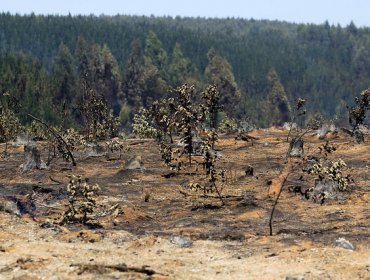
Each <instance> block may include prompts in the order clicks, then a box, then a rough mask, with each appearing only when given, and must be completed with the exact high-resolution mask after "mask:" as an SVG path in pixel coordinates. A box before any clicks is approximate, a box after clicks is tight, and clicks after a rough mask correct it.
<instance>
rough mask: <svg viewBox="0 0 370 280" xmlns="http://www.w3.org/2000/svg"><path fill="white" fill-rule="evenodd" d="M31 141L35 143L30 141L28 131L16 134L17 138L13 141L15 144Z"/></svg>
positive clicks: (29, 142)
mask: <svg viewBox="0 0 370 280" xmlns="http://www.w3.org/2000/svg"><path fill="white" fill-rule="evenodd" d="M31 143H33V144H34V145H35V142H34V141H32V136H31V135H29V134H28V133H22V134H19V135H18V136H17V139H16V140H15V142H14V145H15V146H22V145H29V144H31Z"/></svg>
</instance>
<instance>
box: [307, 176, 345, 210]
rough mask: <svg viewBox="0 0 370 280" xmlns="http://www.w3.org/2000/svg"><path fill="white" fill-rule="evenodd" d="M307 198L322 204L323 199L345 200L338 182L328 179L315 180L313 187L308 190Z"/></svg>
mask: <svg viewBox="0 0 370 280" xmlns="http://www.w3.org/2000/svg"><path fill="white" fill-rule="evenodd" d="M307 195H308V198H312V199H313V200H314V201H315V202H320V203H321V204H323V203H324V202H325V200H327V199H331V200H346V199H347V198H346V197H344V196H343V195H342V192H341V191H340V188H339V184H338V183H337V182H335V181H332V180H330V179H323V180H317V181H316V182H315V187H314V188H313V189H311V191H310V192H309V194H307Z"/></svg>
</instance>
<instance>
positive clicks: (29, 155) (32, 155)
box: [20, 143, 47, 172]
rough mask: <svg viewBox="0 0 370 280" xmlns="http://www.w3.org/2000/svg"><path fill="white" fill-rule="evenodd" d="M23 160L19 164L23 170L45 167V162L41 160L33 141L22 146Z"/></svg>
mask: <svg viewBox="0 0 370 280" xmlns="http://www.w3.org/2000/svg"><path fill="white" fill-rule="evenodd" d="M24 154H25V162H24V163H23V164H22V165H21V166H20V168H21V169H22V171H23V172H28V171H30V170H32V169H46V168H47V166H46V164H45V162H43V161H42V160H41V155H40V151H39V150H38V148H37V146H36V145H35V144H34V143H30V144H28V145H25V146H24Z"/></svg>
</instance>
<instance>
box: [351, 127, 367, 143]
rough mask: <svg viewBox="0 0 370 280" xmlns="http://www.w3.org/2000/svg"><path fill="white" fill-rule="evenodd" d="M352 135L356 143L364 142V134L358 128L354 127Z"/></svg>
mask: <svg viewBox="0 0 370 280" xmlns="http://www.w3.org/2000/svg"><path fill="white" fill-rule="evenodd" d="M353 137H354V138H355V141H356V143H357V144H362V143H364V142H365V135H364V133H363V132H362V131H361V130H360V129H356V130H355V131H354V133H353Z"/></svg>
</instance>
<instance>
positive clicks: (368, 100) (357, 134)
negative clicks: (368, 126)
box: [348, 88, 370, 144]
mask: <svg viewBox="0 0 370 280" xmlns="http://www.w3.org/2000/svg"><path fill="white" fill-rule="evenodd" d="M355 102H356V104H357V105H356V106H353V107H350V108H348V109H349V123H350V125H351V126H352V135H353V136H354V138H355V141H356V142H357V143H358V144H360V143H363V142H364V141H365V139H364V133H363V132H362V131H361V130H360V126H361V125H365V119H366V115H367V112H368V110H369V108H370V88H368V89H366V90H364V91H362V92H361V94H360V97H356V98H355Z"/></svg>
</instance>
